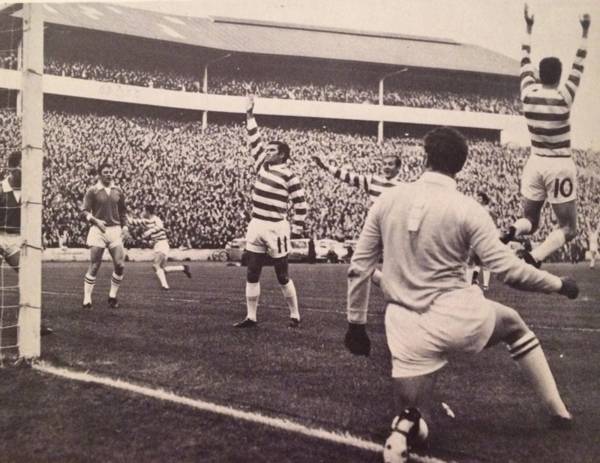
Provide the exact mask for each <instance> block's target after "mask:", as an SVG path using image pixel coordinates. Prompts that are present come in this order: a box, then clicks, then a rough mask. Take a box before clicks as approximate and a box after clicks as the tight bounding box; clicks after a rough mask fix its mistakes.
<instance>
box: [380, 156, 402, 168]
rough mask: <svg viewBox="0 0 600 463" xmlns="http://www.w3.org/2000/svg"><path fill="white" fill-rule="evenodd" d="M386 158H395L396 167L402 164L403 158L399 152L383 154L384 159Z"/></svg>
mask: <svg viewBox="0 0 600 463" xmlns="http://www.w3.org/2000/svg"><path fill="white" fill-rule="evenodd" d="M385 158H394V162H395V164H396V167H400V166H402V158H401V157H400V155H398V154H385V155H384V156H383V159H385Z"/></svg>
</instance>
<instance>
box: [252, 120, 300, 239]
mask: <svg viewBox="0 0 600 463" xmlns="http://www.w3.org/2000/svg"><path fill="white" fill-rule="evenodd" d="M247 129H248V139H249V142H250V153H251V154H252V157H253V158H254V170H255V172H256V181H255V182H254V188H253V189H252V217H254V218H256V219H260V220H267V221H269V222H279V221H281V220H284V219H286V218H287V210H288V199H289V200H290V201H291V203H292V206H293V215H292V221H291V224H292V233H296V234H301V233H302V230H303V228H304V221H305V220H306V214H307V207H308V206H307V204H306V200H305V196H304V189H303V188H302V185H301V184H300V180H298V177H297V176H296V174H294V172H292V171H291V170H290V168H289V167H288V166H287V165H286V164H274V165H268V166H267V165H265V163H264V161H265V158H266V152H265V150H264V146H263V142H262V139H261V136H260V132H259V130H258V125H257V124H256V119H254V117H249V118H248V120H247Z"/></svg>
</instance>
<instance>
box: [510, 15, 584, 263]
mask: <svg viewBox="0 0 600 463" xmlns="http://www.w3.org/2000/svg"><path fill="white" fill-rule="evenodd" d="M524 15H525V23H526V29H527V34H526V39H525V42H524V43H523V46H522V50H523V57H522V59H521V100H522V101H523V112H524V114H525V118H526V119H527V125H528V128H529V133H530V136H531V155H530V157H529V159H528V161H527V164H526V165H525V168H524V169H523V176H522V180H521V194H522V195H523V200H522V205H523V215H524V217H522V218H520V219H518V220H517V221H516V222H515V223H514V224H513V225H512V226H511V227H510V228H509V229H508V231H507V232H506V233H505V235H504V236H503V237H502V241H503V242H505V243H507V242H509V241H511V240H513V239H514V238H515V237H518V236H520V235H524V234H528V233H534V232H535V231H536V230H537V229H538V226H539V221H540V212H541V210H542V207H543V206H544V202H545V201H546V200H548V202H549V203H550V204H551V205H552V209H553V211H554V214H555V215H556V218H557V220H558V228H557V229H555V230H553V231H552V232H551V233H550V234H549V235H548V236H547V237H546V239H545V241H544V242H543V243H542V244H540V245H539V246H538V247H536V248H535V249H534V250H533V251H532V252H531V253H528V252H527V251H521V255H522V257H523V258H524V259H525V260H526V261H527V262H528V263H530V264H532V265H535V266H536V267H539V266H540V265H541V263H542V261H543V260H544V259H545V258H546V257H548V256H549V255H550V254H552V253H553V252H554V251H556V250H558V249H559V248H560V247H562V246H563V245H564V244H565V243H567V242H568V241H571V240H572V239H573V238H574V237H575V235H576V232H577V206H576V198H577V192H576V186H577V170H576V167H575V163H574V162H573V159H572V158H571V149H570V148H571V126H570V120H569V119H570V111H571V107H572V106H573V101H574V99H575V92H576V91H577V89H578V88H579V83H580V81H581V76H582V74H583V63H584V60H585V57H586V55H587V36H588V30H589V28H590V16H589V15H588V14H584V15H583V16H582V17H581V19H580V23H581V30H582V42H581V45H580V46H579V49H578V50H577V54H576V56H575V61H574V62H573V66H572V68H571V72H570V73H569V77H568V78H567V80H566V82H565V84H564V85H562V86H560V85H559V84H560V77H561V72H562V64H561V62H560V60H559V59H558V58H555V57H547V58H544V59H542V60H541V61H540V65H539V79H537V78H536V70H535V68H534V66H533V65H532V63H531V56H530V54H531V31H532V29H533V22H534V18H533V15H531V14H529V11H528V8H527V5H525V13H524Z"/></svg>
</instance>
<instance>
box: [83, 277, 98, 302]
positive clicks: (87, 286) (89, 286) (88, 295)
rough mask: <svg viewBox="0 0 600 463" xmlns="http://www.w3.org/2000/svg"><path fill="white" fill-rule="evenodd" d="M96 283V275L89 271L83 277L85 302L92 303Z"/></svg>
mask: <svg viewBox="0 0 600 463" xmlns="http://www.w3.org/2000/svg"><path fill="white" fill-rule="evenodd" d="M95 284H96V277H93V276H91V275H90V274H89V273H86V274H85V277H84V279H83V303H84V304H91V303H92V292H93V291H94V285H95Z"/></svg>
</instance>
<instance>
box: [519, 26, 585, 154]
mask: <svg viewBox="0 0 600 463" xmlns="http://www.w3.org/2000/svg"><path fill="white" fill-rule="evenodd" d="M521 50H522V58H521V100H522V102H523V113H524V114H525V118H526V120H527V127H528V128H529V134H530V137H531V153H532V154H536V155H538V156H545V157H570V156H571V153H570V149H569V148H570V147H571V126H570V123H569V116H570V113H571V107H572V105H573V101H574V99H575V93H576V91H577V89H578V87H579V82H580V80H581V75H582V73H583V62H584V60H585V57H586V55H587V40H586V39H583V40H582V43H581V45H580V47H579V49H578V50H577V54H576V56H575V61H574V62H573V66H572V67H571V72H570V73H569V77H568V78H567V80H566V82H565V83H564V84H563V85H559V86H558V87H555V88H549V87H544V86H543V85H542V83H541V82H540V81H539V79H537V78H536V70H535V68H534V66H533V64H532V63H531V56H530V54H531V36H530V34H527V38H526V40H525V41H524V42H523V45H522V47H521Z"/></svg>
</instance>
